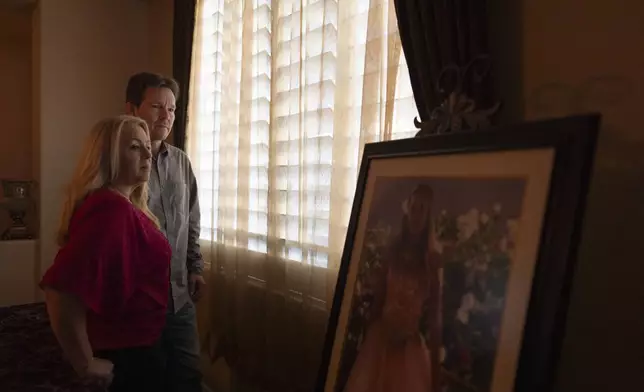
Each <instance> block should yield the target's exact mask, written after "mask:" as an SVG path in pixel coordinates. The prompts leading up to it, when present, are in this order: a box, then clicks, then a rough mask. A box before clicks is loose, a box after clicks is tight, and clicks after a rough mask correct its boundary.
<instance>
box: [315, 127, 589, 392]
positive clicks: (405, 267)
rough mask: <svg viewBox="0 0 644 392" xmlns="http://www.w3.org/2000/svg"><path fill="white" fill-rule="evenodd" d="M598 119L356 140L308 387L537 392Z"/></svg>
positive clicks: (559, 319) (558, 317)
mask: <svg viewBox="0 0 644 392" xmlns="http://www.w3.org/2000/svg"><path fill="white" fill-rule="evenodd" d="M599 121H600V117H599V115H587V116H577V117H568V118H563V119H555V120H547V121H541V122H533V123H525V124H520V125H516V126H509V127H504V128H498V129H495V130H490V131H482V132H472V133H455V134H448V135H440V136H430V137H425V138H417V139H406V140H398V141H392V142H384V143H374V144H368V145H367V146H366V147H365V150H364V156H363V159H362V164H361V169H360V174H359V178H358V184H357V189H356V195H355V200H354V204H353V210H352V214H351V219H350V224H349V229H348V233H347V239H346V243H345V248H344V252H343V256H342V263H341V266H340V270H339V275H338V282H337V287H336V291H335V296H334V301H333V306H332V311H331V315H330V319H329V324H328V329H327V335H326V340H325V345H324V352H323V357H322V363H321V367H320V372H319V376H318V382H317V385H316V390H317V391H320V392H321V391H328V392H331V391H333V392H374V391H375V392H389V391H391V392H395V391H405V392H488V391H489V392H511V391H519V392H523V391H535V392H536V391H539V392H544V391H548V390H550V389H551V388H552V384H553V381H554V370H555V368H556V360H557V358H558V355H559V350H560V346H561V341H562V337H563V331H564V322H565V314H566V308H567V303H568V297H569V291H570V285H571V280H572V273H573V271H574V264H575V259H576V257H577V245H578V242H579V237H580V231H581V224H582V218H583V215H584V204H585V199H586V193H587V191H588V186H589V177H590V175H591V170H592V162H593V158H594V152H595V144H596V140H597V135H598V129H599Z"/></svg>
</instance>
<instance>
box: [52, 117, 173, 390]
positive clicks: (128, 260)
mask: <svg viewBox="0 0 644 392" xmlns="http://www.w3.org/2000/svg"><path fill="white" fill-rule="evenodd" d="M151 157H152V155H151V152H150V135H149V131H148V127H147V125H146V123H145V122H144V121H143V120H140V119H138V118H136V117H131V116H119V117H114V118H108V119H105V120H102V121H100V122H99V123H98V124H96V126H95V127H94V128H93V129H92V131H91V133H90V135H89V138H88V140H87V143H86V145H85V148H84V150H83V152H82V155H81V158H80V161H79V162H78V165H77V168H76V171H75V172H74V175H73V177H72V180H71V183H70V185H69V188H68V191H67V195H66V199H65V203H64V206H63V212H62V217H61V222H60V227H59V229H58V244H59V245H60V250H59V251H58V254H57V255H56V258H55V260H54V263H53V265H52V266H51V267H50V268H49V270H48V271H47V272H46V273H45V275H44V277H43V279H42V282H41V287H42V288H43V289H44V291H45V294H46V296H45V298H46V302H47V310H48V312H49V316H50V319H51V326H52V329H53V331H54V333H55V335H56V338H57V339H58V342H59V343H60V345H61V347H62V349H63V351H64V353H65V355H66V357H67V358H68V360H69V361H70V362H71V364H72V366H73V367H74V369H75V370H76V372H78V374H79V375H81V376H82V377H84V378H86V379H87V380H88V381H92V382H98V383H101V384H103V385H110V387H109V390H110V391H137V392H138V391H158V390H162V388H163V386H162V385H157V384H158V382H159V381H158V380H159V379H160V377H159V374H160V373H161V372H163V368H164V360H163V357H162V354H161V351H160V348H159V347H158V346H159V345H158V343H157V341H158V340H159V339H160V336H161V331H162V329H163V327H164V323H165V315H166V309H167V302H168V299H167V297H168V290H169V287H168V285H169V283H168V281H169V265H170V264H169V263H170V257H171V250H170V245H169V244H168V242H167V240H166V239H165V237H164V236H163V234H162V233H161V231H160V230H159V225H158V221H157V220H156V218H155V217H154V216H153V215H152V213H151V212H150V211H149V210H148V207H147V185H146V183H147V181H148V178H149V176H150V165H151Z"/></svg>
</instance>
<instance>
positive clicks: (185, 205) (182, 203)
mask: <svg viewBox="0 0 644 392" xmlns="http://www.w3.org/2000/svg"><path fill="white" fill-rule="evenodd" d="M167 189H168V199H169V201H170V203H169V204H170V206H171V207H170V209H171V212H172V214H173V215H176V216H177V217H181V218H185V217H186V216H187V215H188V214H189V200H190V195H189V190H188V189H189V188H188V185H186V184H185V183H183V182H179V181H173V182H171V183H170V184H168V188H167Z"/></svg>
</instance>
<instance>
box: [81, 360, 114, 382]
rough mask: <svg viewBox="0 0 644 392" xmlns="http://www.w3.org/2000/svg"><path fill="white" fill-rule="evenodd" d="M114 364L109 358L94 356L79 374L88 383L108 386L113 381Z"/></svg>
mask: <svg viewBox="0 0 644 392" xmlns="http://www.w3.org/2000/svg"><path fill="white" fill-rule="evenodd" d="M113 370H114V364H113V363H112V362H110V361H108V360H107V359H101V358H92V359H91V360H90V361H89V363H88V364H87V366H86V367H85V368H84V369H83V370H81V371H79V372H78V373H79V375H80V376H81V377H83V379H85V380H86V381H87V382H88V383H91V384H98V385H101V386H104V387H107V386H108V385H110V384H111V383H112V378H113V377H114V374H113Z"/></svg>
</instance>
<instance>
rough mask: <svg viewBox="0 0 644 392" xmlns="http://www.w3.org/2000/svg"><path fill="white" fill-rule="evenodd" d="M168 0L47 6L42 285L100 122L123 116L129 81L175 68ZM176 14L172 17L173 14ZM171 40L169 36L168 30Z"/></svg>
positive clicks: (42, 35) (41, 38) (42, 37)
mask: <svg viewBox="0 0 644 392" xmlns="http://www.w3.org/2000/svg"><path fill="white" fill-rule="evenodd" d="M165 6H167V5H166V4H165V0H158V1H149V2H145V1H141V0H92V1H86V0H56V1H52V0H42V1H41V2H40V4H39V6H38V11H37V13H36V19H37V20H36V21H35V24H34V31H35V32H36V34H37V37H35V41H37V42H38V45H39V60H40V61H39V69H38V72H37V76H36V78H35V79H36V80H38V82H39V89H38V90H39V93H40V94H39V100H38V102H37V103H36V105H37V106H38V107H39V109H40V110H39V114H40V118H39V122H38V128H39V132H38V134H39V135H40V137H39V140H38V141H37V142H38V145H39V150H38V155H39V160H40V162H39V171H40V181H41V187H40V190H41V196H42V197H41V201H40V211H41V222H40V223H41V227H40V234H41V243H40V250H39V263H37V265H36V271H35V276H36V278H38V277H39V276H40V275H41V274H42V273H43V272H44V271H45V270H46V268H47V267H48V266H49V265H51V262H52V258H53V256H54V255H55V252H56V246H55V244H54V241H53V238H54V233H55V230H56V225H57V223H58V214H59V211H60V206H61V203H62V192H63V188H64V185H65V183H66V182H67V181H68V179H69V178H70V175H71V173H72V171H73V166H74V164H75V161H76V159H77V157H78V154H79V150H80V148H81V144H82V142H83V140H84V138H85V136H86V135H87V133H88V132H89V130H90V128H91V126H92V125H93V124H94V123H95V122H96V121H97V120H99V119H100V118H102V117H105V116H109V115H114V114H118V113H122V111H123V109H124V102H123V101H124V94H125V92H124V91H125V85H126V83H127V79H128V77H129V76H130V75H131V74H133V73H136V72H140V71H142V70H147V69H152V70H158V71H164V72H167V71H168V70H170V69H171V57H170V56H169V53H171V52H169V50H171V49H167V48H168V47H169V48H171V46H172V43H171V42H172V41H171V40H170V41H163V40H166V39H167V32H165V30H164V29H170V30H171V22H170V24H168V20H167V15H168V12H167V11H165V12H163V11H159V9H163V7H165ZM170 14H171V13H170ZM170 34H171V31H170Z"/></svg>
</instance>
